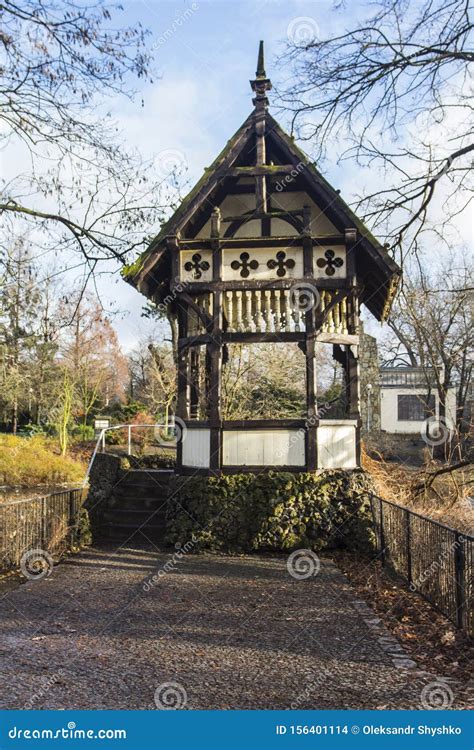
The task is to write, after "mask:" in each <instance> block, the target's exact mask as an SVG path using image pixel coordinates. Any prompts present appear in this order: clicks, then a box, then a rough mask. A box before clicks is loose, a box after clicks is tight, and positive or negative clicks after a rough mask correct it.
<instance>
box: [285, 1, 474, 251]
mask: <svg viewBox="0 0 474 750" xmlns="http://www.w3.org/2000/svg"><path fill="white" fill-rule="evenodd" d="M374 6H375V8H376V10H375V12H374ZM340 7H341V6H340V5H339V6H336V8H340ZM368 8H370V14H371V15H370V17H368V18H367V19H366V20H365V21H363V22H361V23H359V24H358V25H357V26H355V28H353V29H352V30H350V31H346V32H344V33H342V34H340V35H338V36H335V37H333V38H331V39H326V40H324V39H323V40H320V39H316V38H315V39H310V40H306V42H305V43H303V44H302V43H301V41H299V40H295V41H294V42H293V43H290V44H289V48H288V50H287V52H286V53H285V55H284V58H285V60H286V59H289V60H291V61H292V63H293V64H294V72H295V80H294V81H292V82H291V84H289V85H288V88H287V89H286V90H285V91H284V92H283V93H282V102H283V104H284V106H285V107H286V108H289V109H290V110H291V111H292V112H293V124H294V127H295V128H296V131H297V134H298V135H299V136H300V137H302V138H305V139H309V140H310V141H311V145H312V146H314V148H315V150H316V156H317V157H318V158H321V157H322V156H324V153H325V152H326V150H327V148H328V146H329V145H334V144H335V143H336V144H337V143H338V142H339V139H340V140H342V141H344V144H345V146H344V150H343V151H342V153H341V151H340V153H341V158H342V159H350V160H353V161H355V162H356V163H357V164H362V165H365V166H370V168H371V169H372V170H375V169H377V167H379V168H381V170H382V171H383V172H385V183H384V184H385V185H386V187H383V188H382V189H379V186H378V185H375V189H369V191H368V192H367V193H366V194H365V195H362V196H360V197H359V202H358V204H357V208H358V210H359V211H362V213H363V214H364V215H365V218H366V220H370V221H371V223H372V225H373V226H374V227H375V229H378V230H379V231H382V230H383V231H384V232H385V233H386V236H387V237H388V238H389V240H390V245H391V248H392V250H393V251H394V252H397V255H399V257H400V258H401V259H403V256H404V252H406V251H408V250H409V249H414V250H416V249H417V248H418V243H419V241H420V237H421V235H422V234H423V233H426V232H427V231H431V232H434V233H435V234H437V236H438V237H439V238H440V239H441V240H443V239H444V240H445V239H446V236H445V232H444V231H443V230H444V228H445V227H446V225H447V224H449V223H450V222H452V221H453V219H454V218H455V216H456V215H457V214H459V213H460V212H461V211H462V210H463V209H464V208H465V207H466V205H467V204H468V203H469V201H471V200H472V191H471V188H472V154H473V152H474V144H473V140H472V110H473V101H472V87H469V72H470V71H469V66H470V64H472V63H473V62H474V50H473V48H472V44H471V40H470V38H469V35H470V32H471V31H472V28H473V25H472V21H471V18H470V16H469V2H468V0H423V1H422V2H417V1H416V0H411V1H410V0H408V1H407V2H400V0H377V1H376V2H375V3H372V4H370V5H368ZM303 125H304V127H302V126H303ZM347 144H348V145H347ZM374 182H375V183H376V182H377V181H376V180H375V181H372V185H374Z"/></svg>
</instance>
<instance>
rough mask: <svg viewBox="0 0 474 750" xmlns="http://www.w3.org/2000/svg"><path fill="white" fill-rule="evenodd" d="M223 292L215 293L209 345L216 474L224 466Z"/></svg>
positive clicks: (209, 407)
mask: <svg viewBox="0 0 474 750" xmlns="http://www.w3.org/2000/svg"><path fill="white" fill-rule="evenodd" d="M222 298H223V293H222V292H214V308H213V310H214V312H213V331H212V341H211V342H210V343H209V344H208V345H207V362H208V366H209V372H208V375H207V380H208V382H209V390H208V394H207V410H208V420H209V427H210V460H209V470H210V471H211V472H212V473H214V474H216V473H219V472H220V470H221V466H222V458H221V456H222V423H221V369H222V320H223V315H222Z"/></svg>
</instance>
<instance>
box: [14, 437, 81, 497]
mask: <svg viewBox="0 0 474 750" xmlns="http://www.w3.org/2000/svg"><path fill="white" fill-rule="evenodd" d="M84 473H85V467H84V466H83V465H82V464H81V463H79V462H78V461H73V460H72V459H71V458H69V457H67V456H60V455H58V453H57V446H56V443H55V441H53V440H51V439H50V438H47V437H45V436H43V435H34V436H33V437H30V438H22V437H19V436H18V435H6V434H0V484H7V485H23V486H25V487H34V486H35V485H38V484H56V483H57V484H60V483H61V484H62V483H64V482H68V483H73V482H81V481H82V480H83V479H84Z"/></svg>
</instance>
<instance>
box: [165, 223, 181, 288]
mask: <svg viewBox="0 0 474 750" xmlns="http://www.w3.org/2000/svg"><path fill="white" fill-rule="evenodd" d="M166 244H167V246H168V249H169V251H170V256H171V286H173V284H179V280H180V276H181V271H180V267H181V260H180V249H179V235H177V234H171V235H170V236H169V237H167V238H166Z"/></svg>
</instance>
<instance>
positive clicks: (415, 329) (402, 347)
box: [382, 253, 474, 428]
mask: <svg viewBox="0 0 474 750" xmlns="http://www.w3.org/2000/svg"><path fill="white" fill-rule="evenodd" d="M459 255H462V254H461V253H459ZM472 285H473V276H472V270H471V268H470V267H469V265H467V264H466V261H465V259H464V258H463V257H461V258H460V260H458V262H457V263H456V256H454V255H452V256H451V259H450V261H449V262H447V263H445V264H444V267H443V268H441V269H440V270H439V271H437V272H434V273H431V274H430V273H429V272H428V271H419V272H418V274H414V275H413V276H412V278H411V280H410V281H406V282H405V285H404V288H403V289H402V291H401V293H400V295H399V297H398V299H397V302H396V303H395V305H394V308H393V310H392V312H391V314H390V317H389V319H388V321H387V322H388V327H389V330H390V333H389V334H388V335H387V336H386V338H385V340H384V342H383V345H382V356H383V357H384V360H385V363H386V364H391V365H396V364H403V365H411V366H414V367H421V368H422V369H423V371H424V372H425V377H426V385H427V389H430V388H435V389H436V391H437V393H438V396H439V404H440V417H445V416H446V401H447V394H448V389H449V387H450V386H451V385H456V387H457V396H456V412H457V413H456V422H457V427H458V428H459V427H461V426H462V422H463V415H464V411H465V405H466V399H467V396H468V392H469V387H470V383H471V379H472V372H473V354H474V327H473V319H472V310H473V308H472V292H470V291H469V288H471V287H472Z"/></svg>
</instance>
